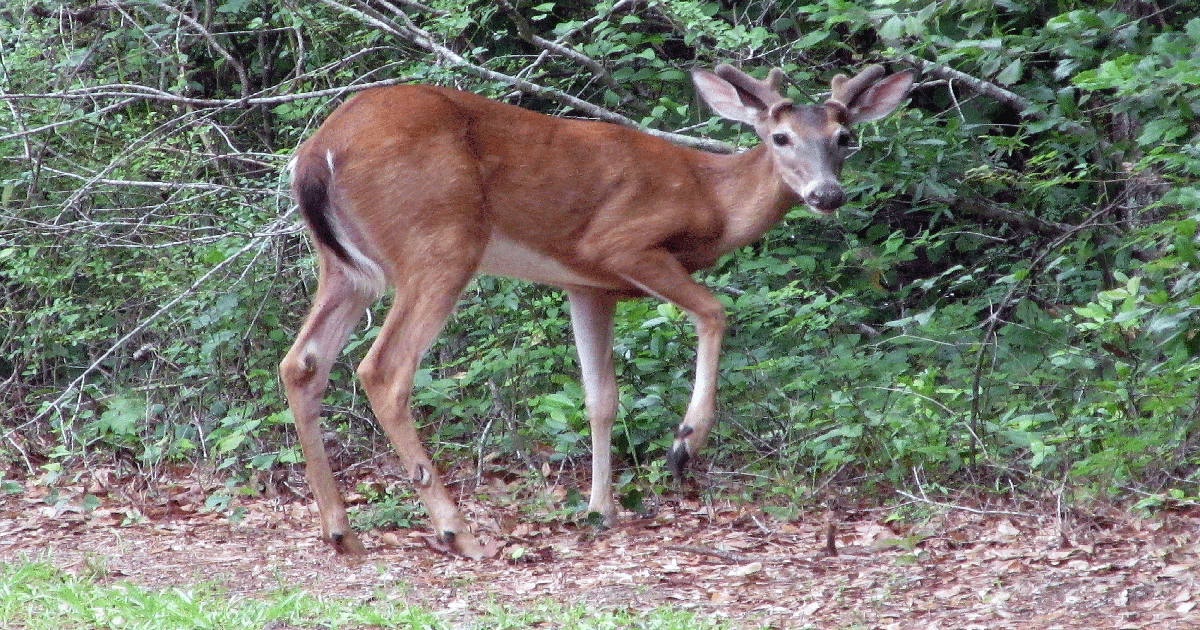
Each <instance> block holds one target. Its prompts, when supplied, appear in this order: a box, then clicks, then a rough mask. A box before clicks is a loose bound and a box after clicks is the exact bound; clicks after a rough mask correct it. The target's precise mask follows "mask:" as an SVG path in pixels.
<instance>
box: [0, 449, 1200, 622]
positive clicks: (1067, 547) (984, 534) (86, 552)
mask: <svg viewBox="0 0 1200 630" xmlns="http://www.w3.org/2000/svg"><path fill="white" fill-rule="evenodd" d="M103 477H104V472H103V471H101V472H100V473H97V474H96V475H95V478H93V479H90V480H85V481H84V482H80V483H79V484H78V485H75V486H71V487H66V488H61V487H60V488H57V489H55V490H47V489H46V488H45V487H43V486H41V485H38V484H34V483H32V482H29V483H25V485H24V487H25V491H24V492H14V491H13V490H14V486H15V484H13V483H12V482H9V483H7V484H6V485H7V488H8V490H9V493H8V494H5V495H3V496H2V497H0V562H15V561H20V560H26V559H40V560H45V561H48V562H50V563H52V564H54V565H56V566H59V567H61V568H63V569H65V570H67V571H69V572H74V573H86V574H88V575H91V576H95V577H98V578H99V579H103V580H107V581H130V582H134V583H138V584H141V585H144V586H147V587H152V588H165V587H170V586H189V585H196V584H213V583H215V584H218V585H221V586H223V587H224V588H227V589H228V590H229V591H230V592H231V593H232V594H233V595H235V596H245V597H256V596H261V595H262V594H264V593H269V592H271V591H274V590H277V589H279V588H280V587H286V586H296V585H300V586H301V587H303V588H305V589H310V590H312V591H319V592H322V593H324V594H326V595H329V596H338V597H346V598H356V599H361V600H362V601H368V600H371V599H373V598H379V597H386V598H394V599H399V600H401V601H405V602H409V603H412V604H416V605H421V606H425V607H428V608H431V609H432V610H435V611H437V612H438V613H439V614H440V615H441V616H442V617H443V618H444V619H446V620H447V622H449V623H450V624H452V625H454V626H471V625H472V624H471V622H472V621H473V620H474V619H476V618H478V616H479V615H480V614H481V611H484V610H486V609H488V608H489V607H495V606H500V607H506V608H517V609H519V608H521V607H523V606H526V605H528V603H529V602H530V601H534V600H539V599H540V600H545V599H549V600H554V601H557V602H560V603H561V604H563V605H565V606H571V605H574V604H582V605H588V606H607V607H617V608H621V609H633V610H639V609H653V608H656V607H661V606H669V607H675V608H686V609H691V610H694V611H696V612H698V613H701V614H704V615H706V616H712V617H716V618H724V619H730V620H733V621H735V622H736V626H737V627H743V628H764V627H765V628H807V627H817V628H880V629H891V628H896V629H905V630H908V629H931V630H932V629H942V630H948V629H957V630H970V629H976V628H978V629H984V628H986V629H989V630H997V629H1008V628H1012V629H1026V628H1044V629H1056V628H1087V629H1089V630H1096V629H1100V628H1122V629H1125V628H1129V629H1134V628H1154V629H1165V628H1200V611H1197V610H1195V607H1196V604H1197V602H1200V579H1198V577H1197V576H1198V574H1200V508H1195V507H1190V508H1186V509H1178V510H1175V511H1170V512H1163V513H1160V514H1159V515H1157V516H1155V517H1153V518H1136V517H1133V516H1130V515H1128V514H1124V513H1118V514H1114V515H1111V516H1109V517H1096V516H1089V517H1087V518H1083V517H1078V516H1076V517H1073V518H1072V519H1069V522H1068V523H1067V524H1065V525H1064V524H1063V523H1062V522H1061V521H1060V520H1059V519H1058V518H1054V517H1050V516H1045V515H1037V514H1021V513H1018V511H1016V510H1007V511H1004V510H991V511H983V510H980V511H972V510H968V509H948V510H933V512H935V513H936V514H938V515H937V516H933V517H931V518H930V519H929V520H928V521H927V522H926V523H925V524H923V525H921V526H920V527H919V528H908V529H905V528H900V527H898V526H896V525H890V524H888V523H886V522H884V520H883V519H884V518H885V516H886V514H887V513H886V512H883V511H870V510H866V511H862V512H859V513H854V514H848V515H843V517H842V518H841V519H840V520H839V521H838V522H837V523H836V538H835V541H836V546H837V554H836V555H829V554H828V553H827V551H826V544H827V538H826V535H827V533H828V531H829V530H828V525H827V524H826V523H825V522H824V521H823V520H822V519H820V518H819V517H817V518H810V517H806V518H803V519H801V520H799V521H796V522H783V521H779V520H776V519H773V518H771V517H769V516H767V515H766V514H764V513H763V512H761V511H759V510H758V509H756V508H755V507H753V506H748V505H744V504H732V503H730V504H715V505H700V504H698V503H696V502H694V501H688V500H683V501H680V502H678V503H676V504H673V505H669V506H662V507H661V508H660V510H659V513H658V514H657V515H656V516H655V517H653V518H645V519H640V520H631V521H630V522H628V523H626V524H625V525H623V526H622V527H619V528H617V529H614V530H609V531H604V532H599V533H595V532H593V531H592V530H591V529H590V528H588V527H586V526H579V525H574V524H570V523H563V522H560V521H550V522H537V520H536V517H535V518H533V519H532V520H531V517H530V516H529V511H528V510H527V509H525V510H518V509H517V508H503V507H498V505H503V499H502V497H501V493H502V491H503V488H502V487H499V486H502V484H500V483H498V484H497V488H496V489H495V491H494V493H493V494H494V496H491V497H489V496H488V493H487V492H483V493H478V494H477V495H476V497H475V498H474V499H472V500H469V501H467V502H466V504H465V507H466V509H467V511H468V512H469V515H468V518H469V519H470V520H472V521H473V522H474V523H476V524H477V525H478V526H479V529H480V530H481V531H482V533H483V535H484V536H490V537H491V538H492V539H494V540H496V541H498V543H499V544H500V545H501V548H500V551H499V553H498V554H497V556H496V557H495V558H492V559H488V560H483V561H478V562H469V561H465V560H461V559H458V558H454V557H450V556H447V555H445V554H443V553H440V552H439V551H437V550H435V549H432V548H430V547H429V546H428V545H427V544H426V543H425V541H424V537H423V533H424V532H419V531H398V532H387V533H378V532H373V533H368V534H366V535H365V537H364V538H365V542H366V543H367V545H368V547H369V548H370V550H371V552H370V554H369V555H368V556H367V558H366V559H365V560H362V561H358V562H351V561H347V560H344V559H341V558H337V557H335V555H334V554H333V553H332V551H331V550H330V548H328V547H327V546H325V545H324V544H322V543H321V542H320V541H318V540H317V539H316V537H315V536H316V533H317V525H316V519H315V516H314V515H313V514H312V510H313V508H312V506H311V505H310V504H309V503H306V502H304V501H301V500H290V501H285V500H280V499H275V500H272V499H267V498H250V499H244V500H239V502H240V507H241V510H239V512H240V513H241V519H240V520H238V521H236V522H234V521H231V520H230V519H229V518H228V516H227V515H228V514H229V512H228V508H226V510H223V511H220V512H217V511H209V510H206V509H205V508H204V507H203V506H204V504H205V497H206V496H208V495H209V493H210V492H211V490H212V488H207V489H206V488H204V487H202V486H201V484H194V485H192V486H188V485H186V484H182V485H175V486H172V487H171V488H168V489H166V490H162V489H161V488H160V492H159V493H158V494H157V496H156V498H155V499H153V500H147V499H144V498H141V499H136V500H135V499H132V498H130V497H129V496H128V495H127V494H124V493H119V492H116V491H113V488H114V487H116V486H117V485H118V484H117V483H116V482H115V481H113V480H112V479H111V475H110V478H109V479H107V480H105V479H103ZM108 484H111V486H109V485H108ZM96 497H99V498H98V499H97V498H96Z"/></svg>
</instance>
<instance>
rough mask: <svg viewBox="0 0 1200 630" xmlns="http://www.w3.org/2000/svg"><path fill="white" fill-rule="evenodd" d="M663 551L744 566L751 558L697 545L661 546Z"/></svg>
mask: <svg viewBox="0 0 1200 630" xmlns="http://www.w3.org/2000/svg"><path fill="white" fill-rule="evenodd" d="M663 549H667V550H670V551H682V552H684V553H694V554H697V555H701V556H712V557H714V558H720V559H721V560H724V561H726V562H731V563H733V564H745V563H747V562H750V561H751V560H752V558H750V557H749V556H747V555H745V554H740V553H736V552H732V551H721V550H719V549H713V548H711V547H701V546H699V545H663Z"/></svg>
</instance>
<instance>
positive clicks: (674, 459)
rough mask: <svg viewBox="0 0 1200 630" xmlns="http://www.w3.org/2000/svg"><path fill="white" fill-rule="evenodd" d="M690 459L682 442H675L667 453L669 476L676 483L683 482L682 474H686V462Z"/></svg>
mask: <svg viewBox="0 0 1200 630" xmlns="http://www.w3.org/2000/svg"><path fill="white" fill-rule="evenodd" d="M691 458H692V456H691V454H690V453H688V450H687V445H686V444H684V443H683V442H676V443H675V445H674V446H672V447H671V450H670V452H668V453H667V468H668V469H670V470H671V475H673V476H674V477H675V479H676V480H677V481H683V478H684V473H685V472H687V463H688V460H689V459H691Z"/></svg>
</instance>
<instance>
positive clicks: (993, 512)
mask: <svg viewBox="0 0 1200 630" xmlns="http://www.w3.org/2000/svg"><path fill="white" fill-rule="evenodd" d="M896 494H899V495H901V496H904V497H907V498H909V499H912V500H913V501H917V502H919V503H926V504H929V505H936V506H937V507H940V508H944V509H948V510H959V511H960V512H970V513H971V514H980V515H983V516H1016V517H1019V518H1025V519H1036V518H1037V515H1035V514H1026V513H1024V512H1010V511H1008V510H979V509H976V508H970V507H966V506H963V505H955V504H953V503H940V502H938V501H934V500H932V499H927V498H924V497H918V496H916V495H914V494H911V493H908V492H905V491H903V490H897V491H896Z"/></svg>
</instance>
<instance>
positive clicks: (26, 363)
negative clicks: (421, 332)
mask: <svg viewBox="0 0 1200 630" xmlns="http://www.w3.org/2000/svg"><path fill="white" fill-rule="evenodd" d="M1197 51H1200V16H1198V15H1197V14H1196V12H1195V10H1194V8H1193V7H1191V6H1190V3H1187V2H1180V1H1166V2H1134V1H1132V0H1118V1H1116V2H1107V1H1094V2H1087V1H1084V0H1061V1H1059V2H1052V3H1046V2H1029V1H1023V0H1010V1H1007V2H996V3H993V2H982V1H979V0H951V1H947V2H934V3H926V2H910V1H908V0H898V1H888V2H883V1H880V2H849V1H846V0H832V1H828V2H822V3H811V2H807V1H805V0H795V1H788V0H783V1H776V2H767V1H753V2H729V1H726V2H703V1H700V0H618V1H616V2H614V1H612V0H605V1H603V2H598V3H593V2H576V1H574V0H562V1H558V2H552V1H551V2H540V1H538V0H534V1H532V2H519V1H517V0H491V1H488V0H480V1H477V2H472V3H461V2H457V1H453V2H451V1H449V0H434V1H431V2H428V3H426V5H421V4H418V3H416V2H410V1H404V2H396V3H388V2H376V1H372V0H323V1H322V2H298V1H296V0H286V1H284V2H266V1H264V0H225V1H222V0H190V1H187V0H157V1H151V0H117V1H114V2H103V3H89V2H56V1H52V0H41V1H36V0H9V2H7V3H6V4H5V6H4V7H3V8H2V9H0V81H2V85H3V93H2V95H0V99H2V101H3V107H0V157H2V160H0V288H2V290H3V302H0V429H2V430H3V431H4V436H5V437H4V440H3V441H2V442H0V454H3V456H4V458H5V459H7V460H8V461H10V462H13V463H14V465H16V466H18V467H19V468H20V469H29V470H37V469H38V468H39V467H46V466H50V467H53V466H55V465H60V464H61V463H62V462H63V461H64V460H69V459H71V458H76V457H80V456H83V455H88V456H93V457H95V456H102V457H110V456H112V454H113V453H114V452H115V453H116V456H117V457H120V458H123V460H124V461H128V462H134V463H136V464H137V465H139V466H146V467H154V466H158V465H162V464H164V463H168V462H172V461H179V460H191V459H201V458H207V459H209V460H211V461H214V462H216V463H217V464H218V465H220V466H222V467H225V468H227V469H229V470H231V471H244V470H246V469H247V467H248V468H250V469H269V468H271V467H274V466H278V465H283V464H288V463H292V462H295V461H296V460H297V459H298V451H297V448H296V447H295V446H294V445H293V443H292V441H291V440H292V438H291V434H290V427H289V426H288V416H287V413H286V411H284V410H285V408H286V405H285V404H284V402H283V400H282V397H281V394H280V390H279V387H278V385H277V381H276V376H275V366H276V365H277V362H278V360H279V358H280V357H281V356H282V354H283V352H284V351H285V350H286V347H287V345H288V344H289V342H290V338H291V336H292V334H293V333H294V330H295V327H296V326H297V325H298V323H299V320H300V318H301V317H302V315H303V312H304V309H306V308H307V299H308V296H310V295H311V292H312V289H313V278H314V274H313V273H312V261H311V254H312V251H311V248H310V247H309V245H308V243H307V241H306V239H305V237H304V235H303V232H302V229H301V227H300V226H299V223H298V221H297V219H296V217H295V215H294V214H293V213H292V211H291V204H290V201H289V200H288V198H287V195H286V181H285V178H284V176H283V174H282V172H283V166H284V164H285V162H286V159H287V156H288V155H289V153H290V151H291V150H292V149H293V148H294V147H295V146H296V145H297V144H298V143H299V142H300V141H301V140H302V139H303V138H304V137H306V136H307V135H308V134H309V133H311V132H312V130H313V129H315V128H316V126H317V125H319V124H320V121H321V120H322V118H323V117H324V116H325V115H326V114H327V113H328V112H329V111H330V110H331V108H332V106H334V105H335V104H336V103H337V102H338V101H339V99H342V98H344V97H345V96H347V95H348V94H350V92H351V91H353V90H355V89H358V88H361V87H362V86H364V85H367V84H374V83H380V82H383V83H388V82H404V81H424V82H433V83H438V84H443V85H453V86H456V87H460V88H463V89H468V90H472V91H475V92H478V93H481V94H485V95H488V96H491V97H494V98H498V99H501V100H505V101H508V102H512V103H516V104H519V105H522V106H524V107H528V108H531V109H535V110H538V111H543V112H546V113H551V114H558V115H570V116H584V117H593V118H603V119H606V120H611V121H616V122H623V123H624V124H639V125H642V126H644V127H645V128H648V129H653V130H657V131H662V132H675V133H678V134H681V136H682V138H677V140H680V141H685V142H693V143H697V144H699V143H704V142H707V143H708V144H709V145H715V144H718V143H714V142H712V141H710V140H705V139H706V138H710V139H716V140H723V141H725V142H728V143H732V144H739V143H740V144H743V145H744V144H746V143H748V142H750V141H751V139H752V138H751V137H750V136H749V135H747V134H746V130H745V129H739V128H735V127H734V126H733V125H730V124H725V123H720V122H718V121H717V119H716V118H715V117H713V116H712V115H711V113H710V112H708V111H706V110H705V109H704V108H703V107H702V106H701V104H700V103H699V102H698V101H697V99H696V98H695V96H694V95H693V91H692V89H691V86H690V85H689V82H688V78H687V71H688V70H689V69H690V68H692V67H695V66H712V65H714V64H716V63H719V62H732V63H735V64H738V65H740V66H741V67H743V68H745V69H747V70H749V71H751V72H753V73H756V74H758V75H759V76H762V75H763V74H764V73H765V71H766V69H767V68H769V67H772V66H779V67H781V68H783V69H784V70H785V72H786V73H787V74H788V76H789V77H790V78H791V79H792V86H791V88H790V89H792V91H793V94H794V96H795V97H796V98H797V99H800V100H810V99H814V98H817V97H818V96H819V93H820V92H821V90H822V89H825V88H824V86H827V85H828V81H829V79H830V77H831V76H832V75H834V74H836V73H837V72H841V71H847V70H853V69H856V68H857V67H860V66H862V65H864V64H866V63H868V62H876V61H878V62H885V63H888V64H890V65H891V66H892V67H893V68H897V69H898V68H900V67H903V66H911V67H916V68H917V69H918V70H919V71H920V73H921V82H920V84H919V86H918V87H917V88H916V89H915V90H914V92H913V96H912V103H911V105H910V106H909V107H908V108H906V109H904V110H902V111H901V112H900V113H897V114H895V115H893V116H891V117H889V118H887V119H885V120H883V121H879V122H878V123H873V124H870V125H867V126H866V127H864V128H863V129H862V130H860V136H861V137H860V140H861V145H862V148H861V150H860V151H859V152H858V154H857V155H855V156H854V157H853V158H852V159H851V160H850V163H849V164H848V166H847V169H846V172H845V173H844V178H843V179H844V181H845V182H846V184H847V187H848V190H849V191H850V193H851V195H852V198H853V199H852V202H851V204H850V205H849V207H847V208H844V209H843V210H842V211H841V212H840V213H839V215H838V216H837V218H836V219H835V220H826V221H822V220H817V219H815V218H813V217H812V216H811V215H810V214H809V213H808V211H807V210H805V209H803V208H797V209H795V210H794V211H793V212H792V213H791V214H790V215H789V216H788V217H787V219H786V220H785V222H784V223H783V224H782V225H781V226H779V227H777V228H776V229H775V230H773V231H772V232H771V233H769V234H768V235H767V237H766V238H765V239H764V240H763V241H761V242H760V243H757V244H755V245H752V246H750V247H747V248H745V249H744V250H742V251H740V252H737V253H736V254H735V255H733V256H731V257H728V258H727V259H726V260H724V261H722V262H721V263H720V264H719V265H718V266H717V267H716V268H714V269H712V270H710V272H708V273H707V274H706V276H705V278H706V279H705V281H706V283H707V284H708V285H709V286H711V287H712V288H713V289H714V292H716V293H717V294H718V295H720V296H721V298H722V299H723V300H724V301H725V302H726V303H727V304H728V306H729V312H730V322H731V326H730V335H729V338H728V340H727V345H726V348H727V349H726V352H725V355H724V357H723V359H722V366H723V369H722V379H721V385H722V392H721V408H720V414H721V423H720V425H719V428H718V429H717V431H716V433H715V434H714V437H713V439H712V441H711V442H710V448H709V451H708V458H709V462H710V465H711V466H712V467H713V468H714V469H716V470H730V469H735V468H738V469H743V470H747V471H751V472H755V473H761V478H765V479H780V480H783V481H782V482H781V484H780V486H779V487H780V489H781V490H783V491H786V492H788V493H791V494H792V495H793V496H795V497H804V496H807V495H808V493H809V491H811V490H813V489H816V488H826V487H830V485H831V483H836V484H840V485H842V486H848V487H863V488H880V487H902V488H903V487H913V486H921V489H922V490H925V491H928V490H929V489H930V488H936V487H941V488H959V487H962V486H964V485H966V484H975V485H976V486H977V487H981V488H989V487H990V488H993V489H997V490H1004V491H1007V490H1008V489H1010V488H1014V487H1016V488H1022V489H1023V490H1024V491H1026V492H1041V491H1043V490H1044V491H1048V492H1054V491H1057V492H1060V493H1062V492H1065V493H1068V494H1070V493H1080V492H1084V493H1092V492H1097V491H1098V492H1103V493H1106V494H1113V493H1116V494H1124V495H1126V496H1128V497H1131V498H1132V499H1134V500H1141V501H1142V502H1143V504H1147V505H1149V504H1158V503H1161V502H1164V501H1173V500H1178V499H1181V498H1187V499H1190V498H1193V497H1195V496H1196V495H1197V494H1198V492H1197V486H1196V482H1197V479H1196V470H1197V464H1200V444H1198V440H1200V391H1198V387H1200V362H1197V361H1196V356H1197V354H1198V352H1200V338H1197V324H1200V297H1198V291H1197V288H1198V287H1197V284H1198V283H1200V259H1198V258H1197V252H1196V249H1197V220H1198V219H1200V184H1198V182H1200V150H1198V148H1197V146H1198V143H1197V140H1198V138H1200V136H1198V132H1200V122H1198V117H1200V52H1197ZM689 138H690V139H691V140H688V139H689ZM385 306H386V305H384V306H382V307H381V308H383V307H385ZM380 313H381V311H380V312H377V313H376V317H375V318H374V320H373V323H369V324H368V325H367V326H366V327H365V328H364V329H363V330H362V331H360V332H359V333H357V334H356V336H355V337H354V339H353V340H352V342H351V347H350V351H349V352H348V353H347V354H346V356H345V358H344V361H343V362H342V363H339V366H338V369H337V370H336V373H335V374H334V382H335V383H336V386H335V387H334V388H331V390H330V393H329V395H328V396H327V399H326V400H327V403H328V406H329V410H330V413H329V422H330V424H331V426H334V427H339V428H341V429H342V430H343V434H344V435H345V436H346V439H347V440H349V441H351V442H352V443H354V442H355V440H361V442H358V443H359V444H362V443H364V442H366V443H371V442H374V441H377V435H378V434H377V433H375V431H376V429H375V428H374V426H373V423H372V422H370V421H369V417H370V412H369V409H368V408H367V406H366V404H365V400H364V399H363V397H362V396H361V395H359V392H358V390H357V389H356V385H355V384H354V381H353V364H354V360H355V358H356V357H359V356H361V354H362V353H363V352H364V351H365V348H366V346H367V345H368V344H369V342H370V341H371V339H372V335H373V331H374V330H375V328H374V323H377V322H378V321H379V315H380ZM617 327H618V330H617V339H618V340H617V347H616V353H617V357H618V370H619V379H620V381H621V387H622V389H621V403H622V405H621V407H622V413H623V418H624V421H623V426H622V427H620V428H619V429H618V442H619V449H620V450H621V452H622V454H623V455H624V458H625V461H626V462H630V463H638V464H641V465H642V466H641V468H639V470H641V471H643V472H649V473H651V475H650V476H651V477H654V476H655V475H658V474H661V465H660V464H658V463H657V460H658V459H659V458H660V456H661V455H662V453H663V450H664V448H665V446H666V445H667V444H668V439H669V434H670V430H671V427H672V426H673V425H674V424H675V423H676V422H677V419H678V417H679V414H680V413H681V412H682V410H683V408H684V407H685V406H686V402H687V397H688V395H689V385H690V379H691V374H692V365H693V360H694V359H693V356H694V354H693V353H694V336H693V333H692V331H691V327H690V325H689V324H688V322H687V319H686V317H684V316H683V315H682V314H681V313H680V312H679V311H678V310H677V309H675V308H673V307H671V306H669V305H662V304H658V303H655V302H653V301H648V300H645V301H635V302H629V303H626V304H624V305H623V306H622V308H621V311H620V314H619V319H618V324H617ZM573 352H574V351H573V349H572V347H571V344H570V331H569V322H568V316H567V311H566V308H565V306H564V304H563V301H562V298H561V296H560V294H559V293H558V292H557V291H554V290H551V289H547V288H544V287H535V286H530V285H525V284H520V283H516V282H512V281H507V280H496V279H491V278H481V279H479V280H478V281H476V282H475V283H473V284H472V285H471V287H470V288H469V289H468V292H467V294H466V295H465V296H464V298H463V301H462V307H461V309H460V311H459V312H458V314H457V315H456V316H455V317H454V319H453V320H452V321H451V322H450V324H449V325H448V327H447V330H446V332H445V334H444V335H443V338H442V339H441V341H439V343H438V345H437V346H435V348H434V349H433V351H432V352H431V354H430V357H429V359H428V361H427V364H426V365H427V369H425V370H424V371H422V372H421V375H420V381H421V382H420V383H419V387H418V392H417V394H416V402H417V404H418V405H419V408H420V415H421V416H422V417H423V418H424V421H425V425H426V430H427V432H428V433H430V434H431V435H432V436H433V437H432V443H434V444H435V445H437V448H439V449H442V450H444V451H456V452H457V454H456V455H451V454H449V453H443V456H442V459H443V460H445V459H446V458H451V459H453V458H454V457H459V458H461V459H464V460H465V459H467V458H473V457H476V456H479V455H483V454H485V453H491V452H496V451H499V452H501V453H503V454H506V455H513V456H516V457H521V458H524V459H526V460H529V461H533V459H535V458H548V459H549V460H550V461H551V462H553V464H552V465H556V466H557V465H563V466H568V465H574V464H576V463H578V462H580V461H583V459H582V458H584V457H585V456H586V454H587V440H586V439H585V438H586V433H587V429H586V422H585V420H584V417H583V414H582V410H581V400H582V394H581V391H580V387H579V386H578V385H577V383H576V373H577V368H576V366H575V358H574V354H573ZM472 465H473V464H472ZM625 479H626V480H627V481H628V479H630V475H628V474H627V475H626V476H625ZM767 485H768V486H769V485H770V484H769V483H768V484H767ZM765 489H769V488H765Z"/></svg>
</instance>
